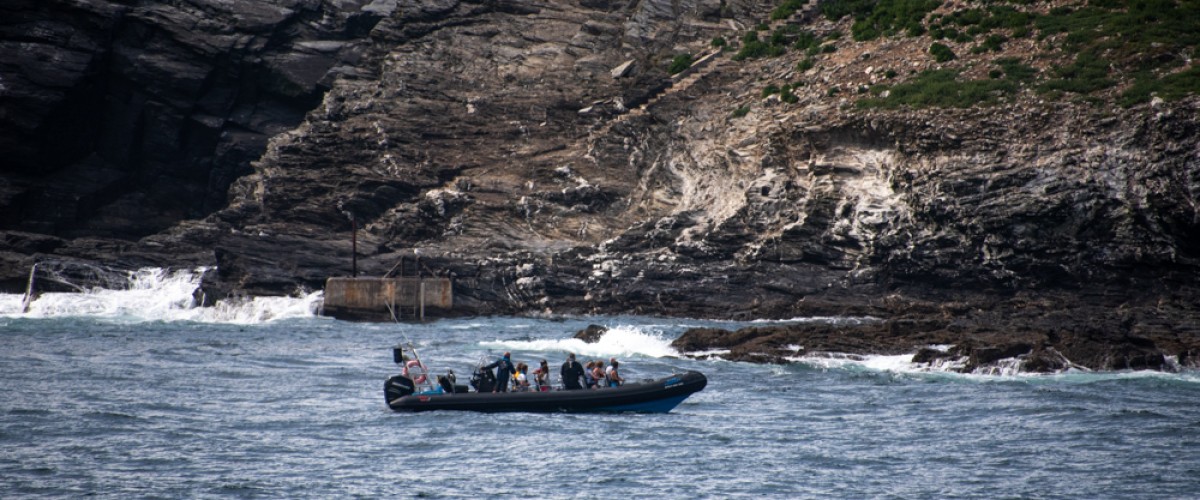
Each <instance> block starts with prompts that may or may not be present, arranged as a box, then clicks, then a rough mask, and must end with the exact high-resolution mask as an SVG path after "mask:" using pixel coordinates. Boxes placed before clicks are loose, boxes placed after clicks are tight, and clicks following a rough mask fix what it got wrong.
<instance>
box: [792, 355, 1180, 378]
mask: <svg viewBox="0 0 1200 500" xmlns="http://www.w3.org/2000/svg"><path fill="white" fill-rule="evenodd" d="M912 357H913V355H912V354H900V355H857V354H841V353H820V354H808V355H804V356H795V357H790V358H787V360H788V361H790V362H792V363H796V364H799V365H802V366H805V367H809V368H815V369H819V370H846V371H860V372H874V373H888V374H898V375H907V376H932V377H937V378H953V379H961V380H967V381H1027V382H1039V381H1047V382H1066V383H1091V382H1098V381H1108V380H1166V381H1172V382H1185V383H1197V384H1200V371H1196V370H1181V371H1176V372H1162V371H1153V370H1139V371H1115V372H1095V371H1089V370H1081V369H1068V370H1065V371H1061V372H1055V373H1036V372H1025V371H1021V360H1020V359H1018V358H1010V359H1005V360H999V361H998V362H997V364H996V365H995V366H989V367H986V368H981V369H977V370H976V371H974V372H971V373H962V372H960V371H959V370H961V369H962V367H963V365H964V363H965V360H944V361H940V362H934V363H913V362H912Z"/></svg>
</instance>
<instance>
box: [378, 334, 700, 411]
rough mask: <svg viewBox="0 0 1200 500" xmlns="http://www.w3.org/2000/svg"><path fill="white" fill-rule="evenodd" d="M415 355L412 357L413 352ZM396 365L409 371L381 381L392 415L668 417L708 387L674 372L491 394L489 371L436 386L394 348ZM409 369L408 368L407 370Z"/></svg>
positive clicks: (695, 376) (443, 380) (688, 375)
mask: <svg viewBox="0 0 1200 500" xmlns="http://www.w3.org/2000/svg"><path fill="white" fill-rule="evenodd" d="M414 354H415V353H414ZM395 357H396V360H397V361H396V362H397V364H398V365H400V366H401V367H403V368H405V370H406V372H407V373H404V374H401V375H395V376H392V377H391V378H389V379H388V380H387V382H385V383H384V386H383V394H384V399H385V401H387V405H388V407H389V408H391V409H392V410H395V411H436V410H460V411H478V412H540V413H549V412H568V413H582V412H638V413H667V412H669V411H671V409H673V408H675V407H676V406H678V405H679V403H681V402H683V400H684V399H687V397H688V396H691V395H692V394H693V393H695V392H698V391H700V390H702V389H704V386H706V385H708V378H707V377H705V376H704V374H702V373H700V372H694V371H690V372H686V373H677V374H674V375H671V376H668V377H663V378H659V379H654V380H644V381H641V382H630V383H626V384H625V385H622V386H620V387H604V388H600V389H575V390H568V389H561V388H551V387H545V388H543V389H542V390H540V391H539V390H531V391H524V392H491V389H492V384H493V383H494V377H493V376H491V372H490V371H488V370H483V369H480V368H476V371H475V375H474V377H472V380H471V385H472V386H473V387H474V389H475V390H474V391H472V390H471V389H469V388H468V387H467V386H464V385H457V384H455V383H454V382H455V381H454V379H453V372H451V373H450V374H448V376H439V377H437V384H436V385H435V384H433V383H432V381H429V380H428V375H427V374H425V373H423V372H421V373H418V372H417V371H416V370H419V369H423V368H424V366H423V365H421V364H420V363H419V362H416V363H414V362H413V361H409V360H406V359H405V358H404V356H403V355H402V354H400V351H399V349H398V348H397V351H396V354H395ZM409 368H412V370H409Z"/></svg>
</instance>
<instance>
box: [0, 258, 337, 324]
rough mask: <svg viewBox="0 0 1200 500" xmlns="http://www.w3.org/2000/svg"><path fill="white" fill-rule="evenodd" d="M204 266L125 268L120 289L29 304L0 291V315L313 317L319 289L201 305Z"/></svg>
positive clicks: (235, 320)
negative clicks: (125, 279) (168, 268)
mask: <svg viewBox="0 0 1200 500" xmlns="http://www.w3.org/2000/svg"><path fill="white" fill-rule="evenodd" d="M207 270H208V269H207V268H203V267H200V268H195V269H182V270H175V271H167V270H165V269H161V268H146V269H140V270H138V271H134V272H131V273H128V275H127V280H128V282H127V283H126V284H125V287H124V288H119V289H116V288H115V289H108V288H92V289H90V290H81V291H78V292H47V293H43V294H41V295H38V296H37V297H35V298H34V299H33V300H32V301H30V302H29V303H28V304H25V296H24V295H22V294H0V317H4V318H30V319H46V318H69V317H86V318H97V319H106V320H115V321H130V322H144V321H194V322H201V323H232V324H256V323H265V322H271V321H278V320H282V319H291V318H309V317H314V316H316V315H317V312H318V310H319V308H320V305H321V301H322V298H323V293H322V292H319V291H318V292H311V293H305V294H302V295H300V296H298V297H252V298H234V299H224V300H220V301H218V302H217V303H216V304H215V305H213V306H211V307H200V305H199V303H198V302H199V301H198V300H197V297H196V291H197V290H198V289H199V288H200V281H201V279H202V278H203V277H204V273H205V272H207Z"/></svg>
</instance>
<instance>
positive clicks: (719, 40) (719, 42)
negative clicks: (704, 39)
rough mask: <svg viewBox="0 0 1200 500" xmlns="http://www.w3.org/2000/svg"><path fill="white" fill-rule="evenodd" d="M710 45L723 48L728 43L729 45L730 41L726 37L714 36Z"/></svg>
mask: <svg viewBox="0 0 1200 500" xmlns="http://www.w3.org/2000/svg"><path fill="white" fill-rule="evenodd" d="M709 45H711V46H713V47H714V48H718V49H723V48H725V46H726V45H728V43H727V42H726V41H725V37H723V36H718V37H713V39H712V42H710V43H709Z"/></svg>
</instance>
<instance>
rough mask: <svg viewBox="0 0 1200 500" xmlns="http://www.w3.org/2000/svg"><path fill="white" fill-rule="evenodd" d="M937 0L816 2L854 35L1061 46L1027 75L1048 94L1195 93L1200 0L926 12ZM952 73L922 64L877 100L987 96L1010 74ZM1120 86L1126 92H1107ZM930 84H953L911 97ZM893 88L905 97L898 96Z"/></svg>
mask: <svg viewBox="0 0 1200 500" xmlns="http://www.w3.org/2000/svg"><path fill="white" fill-rule="evenodd" d="M942 3H943V2H941V1H938V0H826V1H824V2H822V3H821V4H820V12H821V13H822V14H823V15H824V16H825V17H827V18H829V19H832V20H838V19H842V18H844V17H847V16H849V17H852V18H853V19H854V21H853V24H852V28H851V35H852V36H853V38H854V40H857V41H865V40H872V39H876V38H879V37H887V36H910V37H913V36H925V35H927V36H929V38H931V39H933V40H935V41H937V40H949V41H953V42H956V43H960V44H968V43H972V42H974V43H975V44H976V45H975V46H974V47H972V49H971V52H972V53H973V54H982V53H988V52H1002V51H1003V49H1004V47H1005V45H1006V43H1008V42H1009V41H1010V40H1011V39H1018V38H1026V37H1029V36H1036V38H1037V40H1039V41H1041V42H1042V47H1043V49H1044V50H1045V52H1044V53H1043V54H1041V56H1042V57H1050V58H1053V57H1056V56H1057V57H1063V56H1067V57H1069V61H1070V62H1069V63H1067V64H1065V65H1062V66H1060V67H1057V68H1056V69H1054V70H1052V71H1048V72H1047V73H1046V75H1045V77H1044V79H1043V80H1041V81H1038V82H1033V83H1034V87H1035V88H1036V89H1037V90H1038V91H1039V92H1041V93H1042V94H1043V95H1046V96H1049V97H1051V98H1060V97H1065V96H1067V95H1078V96H1084V97H1086V98H1088V99H1097V97H1096V96H1105V95H1108V96H1111V95H1116V102H1117V103H1119V104H1121V105H1124V106H1131V105H1135V104H1138V103H1142V102H1146V101H1149V100H1150V99H1151V98H1152V97H1153V96H1158V97H1160V98H1162V99H1164V100H1167V101H1171V100H1176V99H1181V98H1183V97H1186V96H1188V95H1195V94H1200V69H1197V66H1196V63H1195V62H1193V60H1194V59H1200V0H1129V1H1125V0H1080V1H1078V2H1074V3H1069V4H1067V5H1065V6H1060V7H1056V8H1053V9H1051V10H1050V11H1049V12H1042V11H1038V10H1035V9H1034V8H1033V7H1036V6H1037V5H1038V3H1037V2H1032V1H1031V0H967V1H964V2H960V3H959V4H957V5H962V7H961V8H957V9H955V10H953V11H951V12H949V13H939V14H933V13H932V12H933V11H934V10H935V9H937V8H939V7H941V6H942ZM942 46H943V47H944V45H942ZM931 56H933V57H937V58H938V59H939V61H941V62H946V61H950V60H951V56H952V53H950V52H948V51H947V50H940V49H939V50H937V51H935V52H934V53H931ZM950 74H951V73H947V72H931V73H922V74H921V75H919V76H917V77H916V78H914V79H913V81H911V82H910V83H911V84H912V87H911V88H909V87H902V88H898V89H896V88H893V89H891V90H893V91H894V92H890V93H889V97H888V98H886V99H884V100H885V101H888V102H905V105H914V106H944V105H948V106H955V107H958V106H961V105H963V104H964V103H965V102H966V100H967V99H968V97H964V96H973V97H976V98H981V100H980V103H990V102H994V99H988V98H984V97H986V96H995V95H998V94H999V95H1003V94H1006V93H1007V92H1008V88H1009V87H1008V85H1007V84H1006V83H1012V82H1011V80H1009V79H1008V78H1007V77H1006V78H1003V79H999V81H995V80H996V79H991V80H980V81H976V82H966V81H959V80H958V75H957V73H955V74H954V78H948V75H950ZM1005 74H1008V72H1007V71H1005ZM1026 80H1028V79H1026ZM951 82H956V83H951ZM1027 83H1028V82H1027ZM1122 86H1123V87H1125V88H1126V89H1125V90H1124V91H1123V92H1121V93H1119V94H1111V93H1109V91H1111V89H1113V88H1117V87H1122ZM934 87H942V89H943V90H954V92H953V93H951V94H949V95H947V96H945V97H944V98H941V99H938V98H935V96H932V95H929V96H926V97H927V98H919V97H917V96H921V95H924V92H920V91H918V90H919V89H921V88H926V89H928V88H934ZM910 91H914V92H915V93H909V92H910ZM895 95H901V96H905V97H904V98H902V99H900V100H899V101H896V99H897V98H894V97H891V96H895ZM867 101H868V102H867V103H866V104H864V105H865V106H867V107H875V106H879V105H880V102H879V101H880V98H878V97H876V98H872V99H868V100H867Z"/></svg>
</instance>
